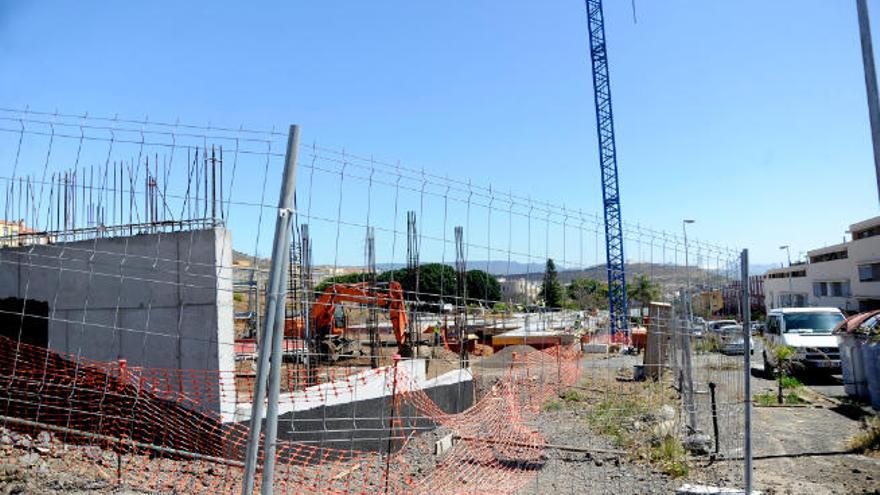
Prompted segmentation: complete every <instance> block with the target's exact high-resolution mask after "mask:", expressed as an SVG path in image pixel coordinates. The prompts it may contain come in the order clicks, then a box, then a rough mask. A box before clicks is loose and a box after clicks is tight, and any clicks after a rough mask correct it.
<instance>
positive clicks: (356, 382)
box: [235, 359, 474, 452]
mask: <svg viewBox="0 0 880 495" xmlns="http://www.w3.org/2000/svg"><path fill="white" fill-rule="evenodd" d="M398 366H399V369H400V370H401V374H400V375H399V376H400V380H399V383H398V384H397V385H396V386H395V384H394V381H393V376H394V375H393V372H392V371H391V370H390V369H389V368H379V369H375V370H373V369H369V368H367V369H365V370H364V371H362V372H360V373H356V374H353V375H351V376H349V377H347V378H344V379H341V380H337V381H334V382H329V383H323V384H320V385H315V386H313V387H309V388H307V389H304V390H299V391H297V392H293V393H285V394H282V395H281V399H280V401H279V405H278V406H279V407H278V412H279V416H278V436H279V438H283V439H285V440H293V441H296V442H305V443H308V444H311V445H314V446H320V447H324V448H329V449H342V450H347V449H354V450H363V451H374V452H376V451H387V449H388V434H389V421H390V420H391V417H390V414H391V410H392V408H391V406H392V404H391V397H392V393H393V392H397V393H404V392H413V391H416V390H421V391H423V392H424V393H425V394H426V395H427V396H428V397H429V398H430V399H431V400H432V401H433V402H434V403H435V404H436V405H437V406H438V407H439V408H440V409H441V410H443V411H445V412H447V413H458V412H461V411H464V410H465V409H467V408H469V407H470V406H471V405H473V403H474V381H473V375H472V374H471V370H470V369H469V368H465V369H460V370H453V371H449V372H447V373H444V374H442V375H440V376H437V377H436V378H432V379H428V378H427V376H426V373H425V360H424V359H408V360H403V361H401V362H400V364H399V365H398ZM395 387H396V388H395ZM399 406H400V411H399V414H400V415H399V416H398V420H399V421H398V422H397V426H396V427H395V431H394V435H395V437H394V440H395V441H394V442H392V450H395V449H397V448H398V447H400V442H399V439H400V438H401V436H403V437H405V436H409V435H410V434H418V433H420V432H423V431H427V430H431V429H433V428H435V427H436V426H437V425H436V424H434V422H433V421H432V420H431V419H430V418H427V417H425V416H423V415H422V413H420V412H419V411H418V410H417V409H416V408H415V407H414V406H413V405H412V404H411V403H409V402H407V401H405V400H404V401H402V403H400V404H399ZM250 416H251V404H250V403H247V402H243V403H240V404H239V405H238V413H237V414H236V416H235V421H237V422H239V423H241V424H243V425H246V424H248V422H249V420H250Z"/></svg>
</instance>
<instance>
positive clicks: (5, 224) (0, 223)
mask: <svg viewBox="0 0 880 495" xmlns="http://www.w3.org/2000/svg"><path fill="white" fill-rule="evenodd" d="M49 241H50V237H49V235H48V234H45V233H44V234H43V235H40V233H39V232H37V231H36V230H34V229H32V228H30V227H28V226H27V225H25V224H24V221H23V220H19V221H17V222H9V221H6V220H0V247H17V246H29V245H31V244H48V243H49Z"/></svg>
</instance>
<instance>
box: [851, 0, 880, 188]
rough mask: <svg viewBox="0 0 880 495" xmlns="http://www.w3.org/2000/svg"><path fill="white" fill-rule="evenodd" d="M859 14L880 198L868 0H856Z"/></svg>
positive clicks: (879, 130) (879, 115) (878, 116)
mask: <svg viewBox="0 0 880 495" xmlns="http://www.w3.org/2000/svg"><path fill="white" fill-rule="evenodd" d="M856 10H857V11H858V16H859V40H860V41H861V44H862V66H863V67H864V70H865V92H866V93H867V97H868V119H869V120H870V122H871V144H872V145H873V149H874V173H875V175H876V176H877V197H878V200H880V98H878V96H877V73H876V71H875V69H874V46H873V44H872V42H871V22H870V19H869V18H868V3H867V1H866V0H856Z"/></svg>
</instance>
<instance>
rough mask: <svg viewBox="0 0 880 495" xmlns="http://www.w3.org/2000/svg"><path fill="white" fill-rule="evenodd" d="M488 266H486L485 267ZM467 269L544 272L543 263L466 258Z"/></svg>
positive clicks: (398, 265)
mask: <svg viewBox="0 0 880 495" xmlns="http://www.w3.org/2000/svg"><path fill="white" fill-rule="evenodd" d="M423 263H439V261H424V262H423ZM444 264H446V265H449V266H452V267H454V266H455V261H454V260H452V261H449V260H447V261H446V262H445V263H444ZM405 266H406V265H405V264H402V263H379V264H377V265H376V269H377V270H379V271H384V270H391V269H398V268H403V267H405ZM487 267H488V268H487ZM467 269H468V270H485V271H487V272H489V273H491V274H492V275H496V276H499V277H500V276H505V275H509V274H519V273H538V272H540V273H544V263H520V262H518V261H510V263H509V264H508V262H507V261H506V260H492V261H489V262H488V264H487V262H486V260H468V262H467Z"/></svg>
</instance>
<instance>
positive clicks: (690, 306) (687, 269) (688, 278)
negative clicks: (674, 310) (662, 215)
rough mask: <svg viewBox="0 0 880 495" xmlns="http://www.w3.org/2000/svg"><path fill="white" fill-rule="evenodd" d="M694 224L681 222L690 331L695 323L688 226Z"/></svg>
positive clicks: (690, 221)
mask: <svg viewBox="0 0 880 495" xmlns="http://www.w3.org/2000/svg"><path fill="white" fill-rule="evenodd" d="M689 223H694V221H693V220H689V219H685V220H682V221H681V232H682V234H684V273H685V279H686V289H685V306H686V307H687V318H688V331H690V330H691V326H693V322H694V311H693V304H692V301H691V267H690V263H688V233H687V224H689Z"/></svg>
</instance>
